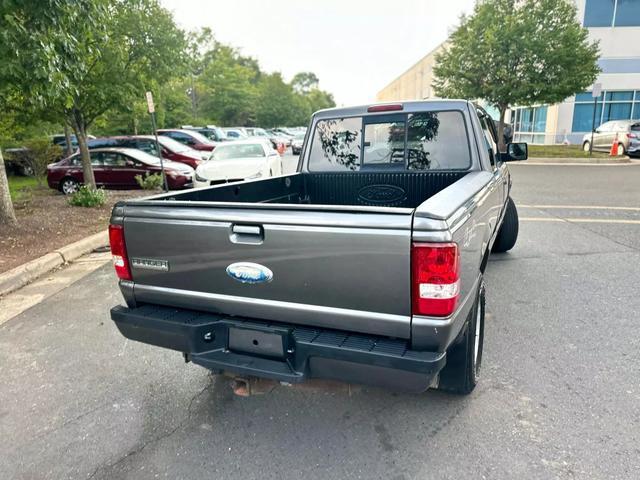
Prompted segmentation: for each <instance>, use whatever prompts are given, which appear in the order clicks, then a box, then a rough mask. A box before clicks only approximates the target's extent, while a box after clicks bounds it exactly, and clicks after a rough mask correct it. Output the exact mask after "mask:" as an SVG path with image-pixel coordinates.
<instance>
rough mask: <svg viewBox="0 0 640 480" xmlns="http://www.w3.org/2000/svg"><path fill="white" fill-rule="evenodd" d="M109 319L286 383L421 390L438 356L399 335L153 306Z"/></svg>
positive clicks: (439, 362) (217, 365)
mask: <svg viewBox="0 0 640 480" xmlns="http://www.w3.org/2000/svg"><path fill="white" fill-rule="evenodd" d="M111 318H112V320H113V321H114V322H115V324H116V326H117V327H118V330H120V332H121V333H122V334H123V335H124V336H125V337H127V338H129V339H131V340H136V341H139V342H143V343H148V344H151V345H156V346H159V347H164V348H169V349H173V350H177V351H180V352H184V353H187V354H188V355H189V357H190V358H191V360H192V361H193V362H194V363H196V364H198V365H201V366H203V367H206V368H209V369H211V370H214V371H225V372H230V373H233V374H237V375H247V376H249V375H251V376H256V377H261V378H270V379H273V380H278V381H282V382H288V383H299V382H303V381H304V380H306V379H309V378H327V379H334V380H341V381H346V382H352V383H364V384H370V385H377V386H383V387H386V388H393V389H401V390H409V391H414V392H421V391H424V390H426V389H427V388H428V387H429V386H430V385H431V383H432V381H433V379H434V377H435V376H436V375H437V373H438V372H439V371H440V370H441V369H442V367H444V364H445V354H444V353H437V352H423V351H415V350H410V349H409V347H410V345H409V342H408V341H407V340H398V339H390V338H386V337H377V336H373V335H363V334H353V333H349V332H344V331H340V330H328V329H319V328H310V327H301V326H294V325H288V324H282V323H273V322H267V321H258V320H253V319H251V320H249V319H240V318H237V317H226V316H223V315H217V314H212V313H205V312H198V311H193V310H183V309H177V308H170V307H161V306H156V305H143V306H141V307H138V308H133V309H130V308H127V307H124V306H117V307H114V308H112V309H111ZM274 340H275V341H274ZM260 342H262V343H260Z"/></svg>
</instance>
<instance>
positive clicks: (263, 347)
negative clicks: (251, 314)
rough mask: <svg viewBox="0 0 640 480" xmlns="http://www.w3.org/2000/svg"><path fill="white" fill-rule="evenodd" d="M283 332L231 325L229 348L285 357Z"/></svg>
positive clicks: (266, 355) (274, 356)
mask: <svg viewBox="0 0 640 480" xmlns="http://www.w3.org/2000/svg"><path fill="white" fill-rule="evenodd" d="M284 342H285V336H284V334H283V333H282V332H278V331H276V332H274V331H263V330H256V329H251V328H238V327H229V350H233V351H235V352H242V353H250V354H253V355H260V356H263V357H272V358H284V351H285V349H284V347H285V345H284Z"/></svg>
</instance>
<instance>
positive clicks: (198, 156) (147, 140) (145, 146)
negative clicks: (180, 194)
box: [88, 135, 210, 168]
mask: <svg viewBox="0 0 640 480" xmlns="http://www.w3.org/2000/svg"><path fill="white" fill-rule="evenodd" d="M158 143H159V144H160V149H161V150H162V158H166V159H167V160H173V161H174V162H180V163H186V164H187V165H189V166H190V167H191V168H196V167H197V166H198V165H200V163H202V162H203V161H204V160H208V159H209V155H210V154H209V153H206V152H199V151H197V150H194V149H193V148H191V147H188V146H186V145H184V144H182V143H180V142H177V141H175V140H174V139H173V138H169V137H165V136H162V135H160V136H158ZM88 146H89V149H90V150H94V149H96V148H106V147H119V148H136V149H138V150H142V151H143V152H147V153H148V154H149V155H152V156H154V157H157V156H158V151H157V148H156V139H155V137H154V136H153V135H131V136H126V137H107V138H97V139H95V140H91V141H90V142H89V145H88Z"/></svg>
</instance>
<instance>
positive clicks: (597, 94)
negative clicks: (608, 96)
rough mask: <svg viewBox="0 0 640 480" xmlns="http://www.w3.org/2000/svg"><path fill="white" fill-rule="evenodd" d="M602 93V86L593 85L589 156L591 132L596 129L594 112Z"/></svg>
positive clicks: (591, 143) (590, 145)
mask: <svg viewBox="0 0 640 480" xmlns="http://www.w3.org/2000/svg"><path fill="white" fill-rule="evenodd" d="M601 93H602V84H601V83H594V84H593V90H592V92H591V96H592V97H593V118H592V119H591V141H590V142H589V156H591V155H592V154H593V132H594V130H595V129H596V110H597V109H598V98H599V97H600V94H601Z"/></svg>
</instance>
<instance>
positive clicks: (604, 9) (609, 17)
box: [583, 0, 640, 27]
mask: <svg viewBox="0 0 640 480" xmlns="http://www.w3.org/2000/svg"><path fill="white" fill-rule="evenodd" d="M583 24H584V26H585V27H637V26H640V1H638V0H586V2H585V7H584V22H583Z"/></svg>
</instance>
